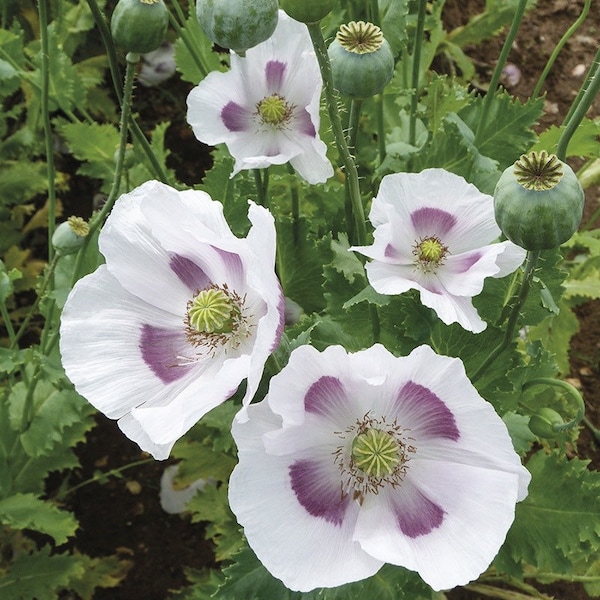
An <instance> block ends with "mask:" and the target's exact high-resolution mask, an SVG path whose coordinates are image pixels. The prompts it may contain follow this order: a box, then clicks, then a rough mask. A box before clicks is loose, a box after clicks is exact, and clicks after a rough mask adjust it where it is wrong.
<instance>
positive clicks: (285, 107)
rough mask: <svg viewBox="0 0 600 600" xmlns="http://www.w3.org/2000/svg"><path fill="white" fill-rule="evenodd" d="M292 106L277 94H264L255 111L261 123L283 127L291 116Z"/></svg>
mask: <svg viewBox="0 0 600 600" xmlns="http://www.w3.org/2000/svg"><path fill="white" fill-rule="evenodd" d="M292 110H293V106H290V105H289V104H288V102H287V101H286V99H285V98H284V97H283V96H280V95H279V94H271V95H270V96H265V97H264V98H263V99H262V100H261V101H260V102H259V103H258V104H257V105H256V113H257V114H258V115H259V117H260V118H261V121H262V122H263V123H266V124H267V125H272V126H273V127H277V128H280V127H283V125H285V124H286V123H287V122H288V121H289V120H290V118H291V116H292Z"/></svg>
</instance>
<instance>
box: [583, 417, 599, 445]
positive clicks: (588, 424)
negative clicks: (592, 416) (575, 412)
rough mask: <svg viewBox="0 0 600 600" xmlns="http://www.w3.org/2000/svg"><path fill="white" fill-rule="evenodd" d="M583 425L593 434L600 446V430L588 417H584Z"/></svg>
mask: <svg viewBox="0 0 600 600" xmlns="http://www.w3.org/2000/svg"><path fill="white" fill-rule="evenodd" d="M582 420H583V423H584V424H585V426H586V427H587V428H588V429H589V430H590V431H591V432H592V435H593V436H594V439H595V440H596V443H597V444H600V429H598V428H597V427H596V426H595V425H594V424H593V423H592V422H591V421H590V420H589V419H588V418H587V417H583V419H582Z"/></svg>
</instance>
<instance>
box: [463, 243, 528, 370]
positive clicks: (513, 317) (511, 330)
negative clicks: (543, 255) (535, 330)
mask: <svg viewBox="0 0 600 600" xmlns="http://www.w3.org/2000/svg"><path fill="white" fill-rule="evenodd" d="M539 257H540V251H539V250H537V251H535V252H534V251H532V250H529V251H528V252H527V259H526V261H525V271H524V274H523V281H522V282H521V289H520V290H519V295H518V296H517V301H516V302H515V304H514V306H513V307H512V310H511V312H510V315H509V317H508V321H507V323H506V331H505V332H504V338H503V340H502V341H501V342H500V343H499V344H498V345H497V346H496V347H495V348H494V349H493V350H492V351H491V352H490V354H489V355H488V357H487V358H486V359H485V360H484V361H483V362H482V363H481V365H480V366H479V368H478V369H477V370H476V371H475V373H473V375H472V376H471V381H472V382H475V381H476V380H477V379H479V378H480V377H481V375H482V374H483V372H484V371H485V370H486V369H487V368H488V367H489V366H490V365H491V364H492V363H493V362H494V361H495V360H496V358H498V356H500V354H502V352H503V351H504V350H505V349H506V348H507V347H508V345H509V344H510V342H511V341H512V339H513V336H514V334H515V329H516V327H517V323H518V321H519V314H520V312H521V309H522V308H523V305H524V304H525V301H526V300H527V296H528V295H529V290H530V289H531V280H532V279H533V274H534V272H535V268H536V266H537V262H538V259H539Z"/></svg>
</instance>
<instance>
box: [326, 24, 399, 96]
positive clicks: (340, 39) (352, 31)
mask: <svg viewBox="0 0 600 600" xmlns="http://www.w3.org/2000/svg"><path fill="white" fill-rule="evenodd" d="M328 54H329V61H330V62H331V73H332V75H333V85H334V87H335V88H336V89H337V90H338V92H340V94H342V95H343V96H348V97H349V98H353V99H361V98H370V97H371V96H374V95H375V94H379V92H381V91H382V90H383V88H384V87H385V86H386V85H387V84H388V83H389V82H390V80H391V78H392V76H393V74H394V55H393V53H392V49H391V48H390V45H389V44H388V42H387V40H386V39H385V38H384V37H383V33H382V32H381V29H379V27H377V26H375V25H373V24H372V23H365V22H364V21H358V22H356V21H352V22H350V23H348V24H347V25H342V26H341V27H340V30H339V31H338V32H337V34H336V36H335V40H333V42H331V44H330V45H329V49H328Z"/></svg>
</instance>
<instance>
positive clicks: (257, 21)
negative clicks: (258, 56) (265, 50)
mask: <svg viewBox="0 0 600 600" xmlns="http://www.w3.org/2000/svg"><path fill="white" fill-rule="evenodd" d="M196 16H197V17H198V22H199V23H200V27H201V29H202V31H204V33H205V34H206V35H207V36H208V38H209V39H210V40H211V41H212V42H214V43H215V44H217V45H219V46H221V47H222V48H231V49H232V50H234V51H235V52H237V53H238V54H243V53H244V52H245V51H246V50H248V48H252V47H254V46H256V45H257V44H260V43H261V42H264V41H265V40H266V39H268V38H270V37H271V35H272V34H273V32H274V31H275V27H276V26H277V19H278V16H279V15H278V4H277V0H237V1H235V2H232V0H197V2H196Z"/></svg>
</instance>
